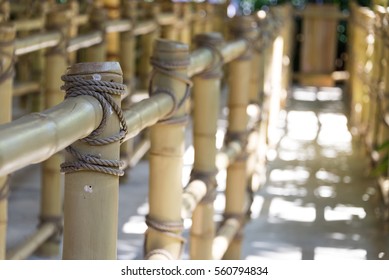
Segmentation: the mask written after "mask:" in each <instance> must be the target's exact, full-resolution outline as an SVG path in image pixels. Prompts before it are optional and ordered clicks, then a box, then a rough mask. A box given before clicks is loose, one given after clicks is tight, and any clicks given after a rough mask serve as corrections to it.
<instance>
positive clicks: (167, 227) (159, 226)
mask: <svg viewBox="0 0 389 280" xmlns="http://www.w3.org/2000/svg"><path fill="white" fill-rule="evenodd" d="M146 225H147V226H148V227H149V228H152V229H154V230H156V231H159V232H161V233H162V234H164V235H166V236H168V237H171V238H174V239H176V240H179V241H180V242H181V244H184V243H185V242H186V240H185V238H184V237H182V236H181V235H180V233H181V232H182V231H183V230H184V224H183V222H182V221H179V222H166V221H164V222H161V221H158V220H156V219H153V218H151V217H150V215H146ZM146 236H147V235H146ZM144 244H145V246H146V240H145V243H144ZM181 252H182V246H181ZM156 254H161V255H164V256H165V257H166V258H168V259H169V260H173V259H174V257H173V256H172V255H171V254H170V252H169V251H167V250H165V249H155V250H151V251H150V252H149V253H148V254H147V255H146V256H145V259H148V258H150V257H151V256H152V255H156Z"/></svg>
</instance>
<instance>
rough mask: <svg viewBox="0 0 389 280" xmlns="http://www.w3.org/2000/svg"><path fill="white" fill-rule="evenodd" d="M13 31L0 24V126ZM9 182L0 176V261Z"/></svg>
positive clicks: (7, 117) (8, 90) (4, 118)
mask: <svg viewBox="0 0 389 280" xmlns="http://www.w3.org/2000/svg"><path fill="white" fill-rule="evenodd" d="M14 38H15V29H14V27H13V26H12V25H10V24H8V23H0V44H1V46H2V48H1V53H0V57H1V62H2V63H1V66H2V67H1V73H0V88H1V94H0V108H1V109H0V124H3V123H7V122H10V121H11V119H12V113H11V111H12V80H13V79H12V78H13V71H14V64H13V61H14V55H13V53H14V43H13V41H14ZM8 192H9V180H8V176H6V174H3V175H0V260H3V259H4V258H5V250H6V240H7V239H6V234H7V219H8V210H7V208H8Z"/></svg>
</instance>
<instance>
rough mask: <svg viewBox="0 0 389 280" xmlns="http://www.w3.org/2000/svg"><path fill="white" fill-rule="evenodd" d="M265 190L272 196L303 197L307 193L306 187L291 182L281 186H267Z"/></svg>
mask: <svg viewBox="0 0 389 280" xmlns="http://www.w3.org/2000/svg"><path fill="white" fill-rule="evenodd" d="M266 192H267V193H268V194H271V195H274V196H297V197H304V196H306V195H307V189H306V188H305V187H297V186H295V185H293V184H289V185H287V186H282V187H275V186H268V187H267V188H266Z"/></svg>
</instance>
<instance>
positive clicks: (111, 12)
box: [103, 0, 128, 60]
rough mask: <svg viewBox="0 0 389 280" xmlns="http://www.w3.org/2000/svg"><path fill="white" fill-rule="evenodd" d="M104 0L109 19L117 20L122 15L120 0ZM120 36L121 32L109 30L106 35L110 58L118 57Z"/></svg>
mask: <svg viewBox="0 0 389 280" xmlns="http://www.w3.org/2000/svg"><path fill="white" fill-rule="evenodd" d="M103 2H104V7H105V9H107V16H108V19H110V20H117V19H118V18H119V17H120V10H121V9H120V0H104V1H103ZM127 23H128V22H127ZM119 37H120V34H119V33H118V32H107V33H106V35H105V38H106V42H107V57H108V60H117V59H118V56H119V49H120V38H119Z"/></svg>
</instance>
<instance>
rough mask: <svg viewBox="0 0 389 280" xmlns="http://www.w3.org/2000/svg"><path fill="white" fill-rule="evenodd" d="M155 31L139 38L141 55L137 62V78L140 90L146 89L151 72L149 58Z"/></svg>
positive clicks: (155, 34) (155, 35)
mask: <svg viewBox="0 0 389 280" xmlns="http://www.w3.org/2000/svg"><path fill="white" fill-rule="evenodd" d="M157 33H158V31H157V30H154V31H153V32H150V33H147V34H144V35H142V36H141V38H140V44H141V50H142V54H141V57H140V61H139V76H140V77H139V78H140V82H139V84H140V88H141V89H147V87H148V85H149V75H150V72H151V65H150V63H149V60H150V57H151V55H152V53H153V44H154V41H155V39H156V38H157V36H158V35H157Z"/></svg>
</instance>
